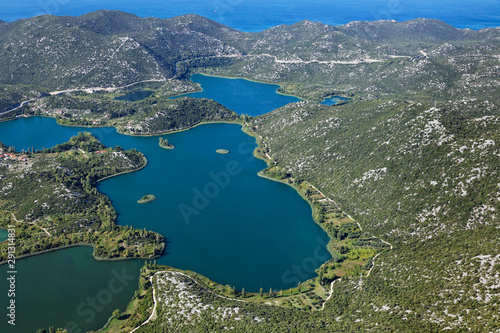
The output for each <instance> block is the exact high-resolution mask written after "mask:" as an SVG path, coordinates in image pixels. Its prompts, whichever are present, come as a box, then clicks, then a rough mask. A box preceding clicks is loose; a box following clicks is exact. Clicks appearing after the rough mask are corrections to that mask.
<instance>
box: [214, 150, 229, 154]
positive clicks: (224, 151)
mask: <svg viewBox="0 0 500 333" xmlns="http://www.w3.org/2000/svg"><path fill="white" fill-rule="evenodd" d="M216 152H217V153H219V154H227V153H229V150H226V149H217V150H216Z"/></svg>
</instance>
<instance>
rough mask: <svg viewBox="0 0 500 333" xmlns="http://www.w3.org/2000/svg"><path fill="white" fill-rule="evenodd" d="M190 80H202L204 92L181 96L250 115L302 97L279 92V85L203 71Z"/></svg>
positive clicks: (200, 81) (268, 110)
mask: <svg viewBox="0 0 500 333" xmlns="http://www.w3.org/2000/svg"><path fill="white" fill-rule="evenodd" d="M191 80H192V81H194V82H196V83H199V84H200V85H201V87H202V89H203V91H200V92H194V93H189V94H184V95H182V96H189V97H196V98H210V99H213V100H215V101H217V102H219V103H221V104H222V105H224V106H225V107H227V108H229V109H231V110H233V111H235V112H237V113H239V114H247V115H249V116H258V115H261V114H264V113H268V112H271V111H272V110H275V109H277V108H279V107H281V106H283V105H286V104H288V103H293V102H298V101H300V98H297V97H295V96H289V95H281V94H277V93H276V90H277V89H278V88H279V86H278V85H276V84H263V83H259V82H253V81H249V80H245V79H227V78H222V77H216V76H208V75H202V74H194V75H191ZM173 98H176V97H173Z"/></svg>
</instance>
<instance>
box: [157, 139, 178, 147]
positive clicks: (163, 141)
mask: <svg viewBox="0 0 500 333" xmlns="http://www.w3.org/2000/svg"><path fill="white" fill-rule="evenodd" d="M158 144H159V145H160V147H162V148H165V149H174V148H175V147H174V145H172V144H170V143H168V140H167V139H163V138H160V140H159V142H158Z"/></svg>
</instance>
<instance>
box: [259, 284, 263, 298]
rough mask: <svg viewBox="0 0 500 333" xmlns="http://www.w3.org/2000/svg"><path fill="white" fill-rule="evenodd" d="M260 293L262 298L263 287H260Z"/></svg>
mask: <svg viewBox="0 0 500 333" xmlns="http://www.w3.org/2000/svg"><path fill="white" fill-rule="evenodd" d="M259 294H260V298H262V287H260V291H259Z"/></svg>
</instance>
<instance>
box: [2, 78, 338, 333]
mask: <svg viewBox="0 0 500 333" xmlns="http://www.w3.org/2000/svg"><path fill="white" fill-rule="evenodd" d="M203 78H208V77H204V76H201V79H203ZM195 79H198V78H195ZM212 79H216V80H217V81H218V82H221V84H222V83H224V84H225V85H222V86H223V87H226V86H231V85H233V88H234V89H236V90H238V89H240V88H241V87H238V83H241V84H243V85H244V86H243V87H244V89H243V90H245V89H249V88H248V86H246V85H247V84H251V86H252V87H255V85H257V86H259V88H260V86H265V87H266V89H267V88H270V89H272V91H274V93H273V94H274V95H273V94H270V95H268V96H267V97H266V98H267V99H273V98H276V99H278V100H280V101H281V102H279V103H276V104H269V105H273V106H272V107H275V106H276V105H277V106H276V107H279V106H281V105H282V103H286V102H287V101H288V100H287V99H283V97H286V98H292V97H290V96H282V95H278V94H276V93H275V88H276V87H275V86H272V85H266V84H260V83H255V82H250V81H246V80H231V79H223V78H212ZM219 80H222V81H219ZM227 81H230V82H227ZM234 85H236V86H234ZM202 86H203V88H204V93H207V92H209V91H210V88H208V86H207V85H206V84H202ZM209 86H210V85H209ZM213 86H215V85H213ZM263 90H265V89H263ZM256 91H261V90H260V89H257V90H256ZM230 94H231V93H227V94H226V95H230ZM223 95H225V94H221V95H219V96H223ZM208 97H213V98H212V99H215V100H217V99H216V98H218V97H217V96H208ZM241 98H242V99H243V98H247V101H248V103H249V104H250V103H253V101H261V100H263V99H264V98H262V97H261V96H260V95H259V94H248V95H247V97H241ZM224 102H225V101H224ZM280 104H281V105H280ZM267 110H268V109H266V108H265V107H264V106H259V107H257V108H255V109H254V111H253V112H254V113H258V112H262V113H265V112H267ZM239 111H240V112H242V111H241V110H239ZM79 131H88V132H91V133H92V134H93V135H94V136H96V137H97V138H98V139H99V140H101V142H103V143H104V144H105V145H106V146H115V145H120V146H122V147H123V148H125V149H130V148H135V149H137V150H139V151H141V152H143V153H144V154H145V155H146V157H147V158H148V165H147V167H146V168H144V169H142V170H140V171H138V172H134V173H129V174H124V175H121V176H118V177H115V178H110V179H107V180H105V181H103V182H100V183H99V184H98V188H99V190H100V191H102V192H103V193H105V194H106V195H108V196H109V198H110V199H111V201H112V202H113V205H114V207H115V208H116V210H117V212H118V223H119V224H121V225H131V226H133V227H135V228H141V229H142V228H146V229H149V230H154V231H157V232H159V233H161V234H162V235H164V236H165V237H166V238H167V241H168V245H167V250H166V253H165V255H163V256H162V257H161V258H159V259H158V260H157V262H158V263H159V264H165V265H169V266H174V267H178V268H181V269H190V270H194V271H196V272H199V273H200V274H203V275H206V276H208V277H209V278H211V279H212V280H214V281H215V282H218V283H221V284H224V285H225V284H228V285H231V286H235V287H236V288H237V289H241V288H243V287H244V288H245V290H246V291H258V290H259V289H260V287H262V288H263V289H264V290H268V289H269V288H273V289H277V290H280V289H286V288H289V287H295V286H296V285H297V282H299V281H304V280H306V279H308V278H311V277H313V276H315V275H316V274H315V273H314V270H315V269H316V268H317V267H319V265H320V264H321V263H323V262H324V261H325V260H327V259H329V258H330V255H329V253H328V251H327V250H326V244H327V242H328V236H327V235H326V234H325V233H324V232H323V230H322V229H321V228H320V227H319V226H318V225H317V224H315V223H314V221H313V219H312V216H311V214H312V210H311V207H310V206H309V204H308V203H307V202H306V201H305V200H303V199H302V198H301V197H300V195H299V194H298V193H297V192H296V191H295V190H294V189H293V188H291V187H289V186H287V185H285V184H282V183H278V182H274V181H271V180H268V179H264V178H261V177H259V176H258V175H257V173H258V172H259V171H260V170H262V169H264V168H265V167H266V164H265V162H263V161H262V160H259V159H256V158H254V157H253V155H252V152H253V150H254V148H255V147H256V146H257V145H256V142H255V139H254V138H252V137H250V136H248V135H246V134H245V133H243V132H242V131H241V126H239V125H236V124H207V125H201V126H197V127H195V128H193V129H190V130H188V131H184V132H178V133H172V134H169V135H163V136H162V137H164V138H167V139H168V141H169V142H170V143H172V144H173V145H174V146H175V149H173V150H166V149H163V148H160V147H159V145H158V137H132V136H126V135H122V134H118V133H117V132H116V130H115V129H114V128H79V127H64V126H60V125H58V124H57V123H56V121H55V119H52V118H45V117H31V118H21V119H18V120H15V121H11V122H6V123H0V141H2V142H4V143H5V144H6V145H8V146H15V147H16V149H17V150H19V151H20V150H21V149H27V148H28V147H34V148H35V149H41V148H43V147H51V146H54V145H56V144H58V143H62V142H66V141H67V140H68V139H69V138H70V137H71V136H72V135H75V134H76V133H78V132H79ZM19 133H22V134H19ZM221 148H222V149H227V150H228V151H229V153H228V154H226V155H221V154H217V153H216V150H217V149H221ZM146 194H154V195H155V196H156V198H157V199H156V200H155V201H154V202H151V203H148V204H144V205H141V204H138V203H137V200H138V199H140V198H141V197H142V196H144V195H146ZM90 250H91V249H89V248H73V249H69V250H62V251H58V252H54V253H51V254H44V255H40V256H35V257H31V258H28V259H23V260H20V261H19V269H18V271H19V274H18V278H19V280H21V279H23V281H24V282H23V293H26V294H27V295H32V294H33V295H37V294H38V293H39V289H40V288H42V287H41V286H42V285H43V284H39V283H38V282H37V281H38V280H40V279H41V280H42V281H45V282H44V283H46V284H47V285H48V287H47V288H49V289H50V288H57V286H56V285H52V282H51V281H54V282H55V281H59V280H58V279H54V280H51V279H50V277H53V276H54V275H57V276H63V277H64V279H66V278H67V279H69V281H68V282H67V283H68V285H67V286H66V287H65V288H67V289H65V290H71V288H74V286H79V287H78V292H79V293H81V294H77V295H75V294H74V293H70V292H65V293H63V294H61V295H67V296H68V299H70V300H71V302H73V301H74V302H81V300H82V297H81V296H80V295H87V296H85V297H88V295H96V294H97V293H98V292H99V291H100V290H101V289H102V287H100V286H99V285H98V283H99V281H101V282H102V280H103V277H102V276H101V275H100V273H99V274H95V275H92V274H90V275H89V274H88V272H96V271H97V270H96V269H95V268H89V265H90V263H89V261H90V262H94V263H96V264H99V265H102V266H99V267H103V268H102V269H104V267H106V270H108V272H109V270H110V269H113V268H112V267H115V266H114V265H116V264H117V263H116V262H97V261H95V260H94V259H93V258H92V257H91V256H90ZM58 255H60V256H63V257H64V256H66V257H68V256H69V257H70V258H71V259H66V261H70V262H71V264H67V263H66V261H61V264H58V260H59V259H54V257H51V256H58ZM51 258H52V259H51ZM80 261H81V262H82V264H81V265H79V264H78V263H79V262H80ZM49 262H50V263H51V265H49ZM142 263H143V261H127V262H126V263H125V262H120V263H119V264H127V265H132V266H133V265H137V266H136V267H139V266H140V264H142ZM107 265H109V266H107ZM44 266H48V267H50V272H51V273H50V274H49V275H43V274H45V273H42V274H33V271H32V267H35V268H36V267H44ZM133 267H135V266H133ZM33 269H34V268H33ZM5 270H6V267H5V266H1V267H0V272H4V271H5ZM99 270H101V268H99ZM137 272H138V271H137ZM136 274H137V275H138V273H136ZM41 275H43V277H41ZM61 279H63V278H61ZM104 280H106V278H104ZM57 283H58V284H61V282H57ZM135 287H136V286H135V285H134V288H132V290H133V289H135ZM44 295H45V294H44ZM127 295H128V294H127ZM37 297H38V296H37ZM46 297H48V296H46ZM57 297H59V296H57ZM57 297H56V298H55V300H60V298H57ZM60 297H63V296H60ZM85 297H83V299H84V300H85V299H86V298H85ZM130 298H131V295H128V296H127V297H123V298H120V299H118V298H117V300H116V301H115V300H113V303H112V304H113V306H110V310H109V311H108V310H103V312H104V311H106V313H103V314H102V315H101V314H99V315H101V317H99V320H98V319H97V316H96V319H95V320H93V321H92V322H91V323H89V327H92V329H97V328H99V327H101V326H102V324H103V323H104V322H105V321H106V319H107V318H108V317H109V316H110V315H111V312H112V310H114V309H115V308H121V309H123V308H124V307H125V306H126V304H127V302H128V301H129V300H130ZM23 299H24V298H22V296H19V300H20V302H19V304H20V305H19V307H20V308H22V309H23V311H21V310H20V312H19V319H20V321H21V319H24V320H25V321H27V319H26V318H34V319H33V320H31V319H30V320H29V321H30V322H31V323H32V324H31V325H38V326H40V327H41V326H43V325H45V322H49V319H47V318H51V317H48V315H47V316H41V317H40V318H38V317H37V315H35V314H34V312H35V311H37V310H36V307H34V306H32V305H31V303H30V305H22V303H21V300H23ZM47 302H48V304H50V306H48V307H47V309H46V310H47V311H49V310H50V311H52V312H54V313H61V318H64V319H65V320H67V321H70V320H74V321H76V320H78V319H80V320H81V318H80V316H78V314H75V313H74V311H73V309H74V307H73V306H70V307H68V306H67V304H68V303H67V302H60V301H52V299H50V300H48V301H47ZM24 304H26V303H24ZM34 304H35V305H36V302H35V303H34ZM72 304H73V303H72ZM76 304H79V303H76ZM111 307H113V309H111ZM32 312H33V313H32ZM54 318H55V317H54ZM38 319H40V321H38ZM44 320H46V321H44ZM50 320H52V319H50ZM54 320H55V319H54ZM50 322H53V323H54V324H55V323H56V322H60V321H53V320H52V321H50ZM85 324H86V323H85ZM26 325H27V324H26ZM30 329H31V328H30Z"/></svg>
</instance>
